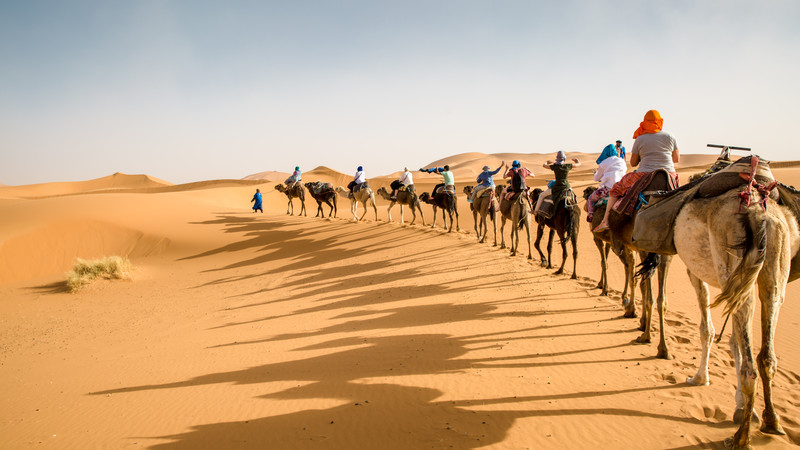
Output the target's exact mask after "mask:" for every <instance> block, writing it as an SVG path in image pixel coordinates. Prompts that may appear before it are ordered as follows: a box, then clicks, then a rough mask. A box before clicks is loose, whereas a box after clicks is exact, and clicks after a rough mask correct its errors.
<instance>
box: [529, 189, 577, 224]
mask: <svg viewBox="0 0 800 450" xmlns="http://www.w3.org/2000/svg"><path fill="white" fill-rule="evenodd" d="M562 200H564V207H565V208H569V207H571V206H572V205H577V204H578V197H577V196H576V195H575V192H574V191H573V190H572V189H567V190H565V191H562V192H561V195H559V197H558V198H557V199H553V196H552V194H547V196H545V198H544V199H543V200H542V204H541V205H540V206H539V211H537V212H536V215H537V216H539V217H543V218H545V219H550V218H552V217H553V216H555V215H556V205H558V204H560V203H561V201H562Z"/></svg>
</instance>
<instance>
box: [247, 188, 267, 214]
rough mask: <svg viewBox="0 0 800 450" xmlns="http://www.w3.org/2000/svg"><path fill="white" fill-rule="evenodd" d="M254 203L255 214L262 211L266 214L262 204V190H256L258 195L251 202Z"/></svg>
mask: <svg viewBox="0 0 800 450" xmlns="http://www.w3.org/2000/svg"><path fill="white" fill-rule="evenodd" d="M250 202H251V203H253V212H254V213H255V212H256V211H261V212H262V213H263V212H264V208H263V206H262V203H261V189H256V194H255V195H254V196H253V199H252V200H250Z"/></svg>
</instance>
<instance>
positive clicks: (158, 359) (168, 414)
mask: <svg viewBox="0 0 800 450" xmlns="http://www.w3.org/2000/svg"><path fill="white" fill-rule="evenodd" d="M569 156H570V157H572V156H574V155H572V154H570V155H569ZM578 157H579V158H580V159H581V160H583V161H584V162H585V163H587V164H586V166H585V167H582V168H580V170H579V169H576V171H575V173H574V174H573V186H575V188H576V190H578V189H581V190H582V187H583V186H586V185H588V184H591V183H590V179H591V169H592V167H594V164H593V161H594V159H595V157H596V155H578ZM548 158H552V155H519V154H517V155H514V154H505V155H482V154H465V155H457V156H454V157H452V158H448V159H446V160H442V161H441V162H438V161H437V162H436V163H435V164H430V165H431V166H432V165H439V164H444V163H448V164H450V165H451V167H453V169H454V171H455V172H456V175H457V181H458V189H459V191H460V189H461V187H462V186H463V185H465V184H469V183H470V182H471V181H472V179H473V178H474V175H475V174H477V172H478V171H479V169H480V167H481V166H483V164H488V165H490V166H492V168H494V167H496V166H497V165H498V164H499V162H500V160H502V159H505V160H506V161H508V162H509V163H510V161H511V160H513V159H520V160H522V161H523V163H524V164H525V165H526V166H528V167H530V168H531V169H534V173H535V174H536V178H535V179H533V180H531V181H532V184H534V185H541V184H543V183H544V180H545V179H546V177H547V172H548V171H547V170H546V169H543V168H541V164H542V163H543V162H544V160H546V159H548ZM711 160H713V157H709V156H701V155H685V156H684V159H683V164H682V166H681V167H683V169H682V171H683V175H682V177H683V178H682V179H683V180H686V179H687V177H688V174H689V173H692V172H697V171H699V170H700V169H692V168H690V167H692V166H697V167H701V166H705V165H707V164H709V163H710V162H711ZM409 168H411V169H412V170H413V169H417V168H418V167H409ZM256 175H258V174H256ZM283 175H284V174H281V176H283ZM775 175H776V176H777V177H778V179H780V180H782V181H784V182H786V183H788V184H794V185H796V186H797V185H800V166H798V165H796V164H790V165H787V166H786V167H781V168H778V169H776V170H775ZM276 176H277V175H276ZM256 178H257V177H256ZM349 178H350V175H349V174H348V175H345V174H339V173H337V172H335V171H332V170H330V169H327V168H324V167H320V168H317V169H315V170H313V171H309V172H306V173H304V180H306V181H312V180H316V179H320V180H322V181H329V182H332V183H334V184H337V185H344V184H346V182H347V181H348V180H349ZM438 178H439V177H436V176H433V175H423V174H420V173H419V172H416V173H415V179H416V181H417V189H418V191H419V192H422V191H425V190H430V188H431V187H432V185H433V184H434V183H436V182H437V181H438ZM391 180H392V178H391V177H381V178H373V179H370V183H371V184H372V186H373V188H374V189H376V190H377V188H378V187H380V186H386V185H388V183H389V182H390V181H391ZM274 181H276V180H272V181H268V180H261V181H258V180H255V181H253V180H239V181H237V180H217V181H209V182H202V183H192V184H188V185H177V186H173V185H170V184H169V183H166V182H164V181H161V180H156V179H154V178H152V177H147V176H144V175H142V176H125V175H122V174H115V175H112V176H110V177H106V178H101V179H98V180H92V181H88V182H82V183H48V184H43V185H31V186H3V187H0V216H2V217H3V218H4V220H3V221H0V322H1V325H0V373H1V374H2V392H1V393H2V398H3V407H2V408H0V448H14V449H17V448H27V447H32V446H44V447H49V448H123V447H139V448H151V447H152V448H207V449H219V448H334V449H353V448H397V449H409V448H459V449H465V448H484V447H490V448H687V447H694V446H705V447H715V448H716V447H720V446H721V442H722V440H723V439H724V438H726V437H729V436H730V435H732V434H733V432H734V431H735V426H734V425H733V424H732V422H731V417H732V413H733V408H734V400H733V392H734V385H735V377H734V373H733V369H732V368H731V365H732V358H731V356H730V353H729V351H728V349H727V344H726V343H725V344H722V345H718V346H716V347H715V348H714V351H713V355H712V361H711V377H712V384H711V385H710V386H708V387H692V386H689V385H687V384H686V383H685V382H684V381H685V379H686V377H687V376H691V375H693V374H694V372H695V369H696V363H697V360H696V359H695V358H696V357H697V356H698V354H699V348H698V344H697V342H698V334H699V332H698V312H697V307H696V306H695V304H696V300H695V296H694V291H693V289H692V288H691V286H690V285H689V283H688V280H687V276H686V273H685V269H684V267H683V264H682V263H681V262H680V260H679V259H676V260H675V263H674V265H673V267H672V270H671V272H670V282H669V292H668V296H669V312H668V324H669V329H668V333H669V339H670V345H671V349H672V352H673V355H674V356H675V359H673V360H670V361H663V360H657V359H655V358H654V355H655V353H656V348H655V345H656V344H655V343H654V344H649V345H637V344H633V343H632V341H633V340H634V339H635V338H636V337H637V336H638V335H639V332H638V331H637V330H636V327H637V325H638V319H623V318H622V317H621V306H620V298H619V291H618V290H620V289H621V287H622V282H623V274H622V270H621V267H622V266H621V264H620V263H619V261H618V260H616V259H613V260H612V261H611V263H610V267H611V269H610V270H611V274H610V282H611V286H612V287H613V288H615V289H617V291H615V292H614V293H613V294H612V295H611V296H610V297H602V296H599V295H598V293H599V291H598V290H597V289H595V288H594V286H595V285H596V283H597V281H596V280H598V279H599V257H598V254H597V250H596V249H595V247H594V244H593V243H592V241H591V236H590V233H589V232H588V229H587V227H586V225H585V223H582V227H581V232H580V235H579V240H580V245H579V247H580V248H579V251H580V256H579V264H578V275H579V279H578V280H570V279H568V278H567V276H554V275H552V270H545V269H542V268H540V267H539V265H538V262H537V261H534V262H529V261H527V260H526V259H525V258H524V256H519V257H515V258H512V257H510V256H509V255H508V252H507V250H500V249H499V248H497V247H492V246H491V245H486V244H483V245H479V244H477V243H476V242H475V235H474V232H473V231H472V228H473V224H472V217H471V214H469V212H468V205H467V203H466V201H465V198H464V196H463V195H460V197H459V207H460V208H459V209H460V227H461V232H458V233H452V234H448V233H445V232H443V231H442V229H441V219H440V221H439V223H437V228H436V229H431V228H430V227H423V226H422V225H421V223H419V222H418V223H417V224H416V225H414V226H408V225H400V224H398V223H397V220H398V219H399V209H398V208H397V207H395V209H394V210H393V212H394V214H393V218H394V219H395V222H393V223H387V222H386V217H387V216H386V205H387V202H385V201H382V200H379V201H378V204H379V221H378V222H375V221H373V220H371V219H372V217H373V216H372V214H371V213H370V214H368V215H367V219H368V220H366V221H364V222H360V223H354V222H352V221H350V220H349V218H350V213H349V205H348V204H346V202H345V201H343V199H341V198H340V199H339V215H338V218H337V219H332V220H331V219H325V220H323V219H318V218H317V219H315V218H313V217H311V216H313V214H314V212H315V211H316V204H315V203H314V202H313V201H311V200H310V199H309V200H307V202H306V206H307V208H308V209H309V211H310V213H311V216H309V217H296V216H294V217H291V216H287V215H286V214H284V211H285V207H286V203H287V200H286V197H285V196H283V195H282V194H280V193H278V192H276V191H275V190H274ZM277 181H280V177H278V180H277ZM256 188H260V189H261V190H262V192H263V193H264V208H265V213H263V214H260V213H259V214H253V213H252V211H251V210H250V204H249V203H248V202H249V200H250V198H251V197H252V194H253V192H254V191H255V189H256ZM325 211H326V213H327V207H326V209H325ZM423 211H424V214H425V221H426V224H430V220H431V218H432V213H431V207H430V206H429V205H423ZM406 220H407V221H408V220H410V214H406ZM534 252H535V250H534ZM104 255H122V256H128V257H129V258H130V259H131V261H132V262H133V264H134V265H135V266H136V270H135V271H134V273H133V274H132V279H131V280H123V281H99V282H96V283H94V284H92V285H90V286H89V287H88V288H86V289H85V290H83V291H81V292H79V293H77V294H68V293H66V292H65V284H64V280H65V277H64V275H63V272H64V271H66V270H67V269H68V268H69V267H70V265H71V263H72V261H74V258H75V257H83V258H91V257H98V256H104ZM555 260H556V262H558V263H560V260H561V258H560V250H559V251H558V252H557V255H556V256H555ZM567 269H568V273H571V271H572V265H571V263H569V264H568V265H567ZM798 286H800V284H798V283H793V284H790V285H789V288H788V291H787V299H788V300H789V301H787V302H786V303H785V305H784V307H783V309H782V311H781V318H780V324H779V327H778V334H777V351H778V356H779V358H780V363H779V373H778V376H777V377H776V381H775V399H776V406H777V409H778V411H779V413H780V414H782V416H783V420H784V427H785V428H786V430H787V432H788V433H789V434H788V436H786V437H775V436H767V435H764V434H762V433H760V432H759V431H757V427H754V430H753V433H752V434H753V443H754V445H756V446H765V447H770V448H773V447H788V446H791V445H793V444H796V443H798V442H800V422H798V419H797V418H798V417H799V416H798V410H799V409H800V391H798V390H797V385H798V382H800V352H798V351H797V349H798V348H800V346H798V342H797V340H798V338H797V335H796V333H794V332H793V330H794V328H795V327H796V326H797V323H798V322H800V307H798V306H797V305H796V304H795V303H794V302H792V301H791V300H792V299H793V298H796V297H797V294H798V289H799V288H798ZM714 294H715V292H712V295H714ZM639 298H640V295H639V294H637V299H639ZM720 315H721V311H715V312H714V317H715V324H716V326H717V329H718V330H719V328H721V324H722V321H721V317H720ZM726 333H727V334H728V335H729V333H730V331H729V330H728V331H727V332H726ZM726 341H727V339H726ZM759 390H760V389H759ZM757 402H758V403H757V409H758V410H761V409H762V408H763V402H762V401H761V400H760V396H759V399H758V400H757Z"/></svg>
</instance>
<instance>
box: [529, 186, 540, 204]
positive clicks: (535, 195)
mask: <svg viewBox="0 0 800 450" xmlns="http://www.w3.org/2000/svg"><path fill="white" fill-rule="evenodd" d="M542 192H543V191H542V190H541V189H539V188H536V189H534V190H532V191H531V202H535V201H536V200H538V199H539V196H540V195H542Z"/></svg>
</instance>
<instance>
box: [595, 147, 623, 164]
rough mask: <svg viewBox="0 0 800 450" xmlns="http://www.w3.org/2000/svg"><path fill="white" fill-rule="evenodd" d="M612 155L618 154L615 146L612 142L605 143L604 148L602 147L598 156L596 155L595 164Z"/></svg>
mask: <svg viewBox="0 0 800 450" xmlns="http://www.w3.org/2000/svg"><path fill="white" fill-rule="evenodd" d="M612 156H619V155H618V154H617V148H616V147H614V144H608V145H606V148H604V149H603V151H602V152H600V156H598V157H597V161H596V162H597V164H600V163H601V162H603V161H605V160H606V159H608V158H610V157H612Z"/></svg>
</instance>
